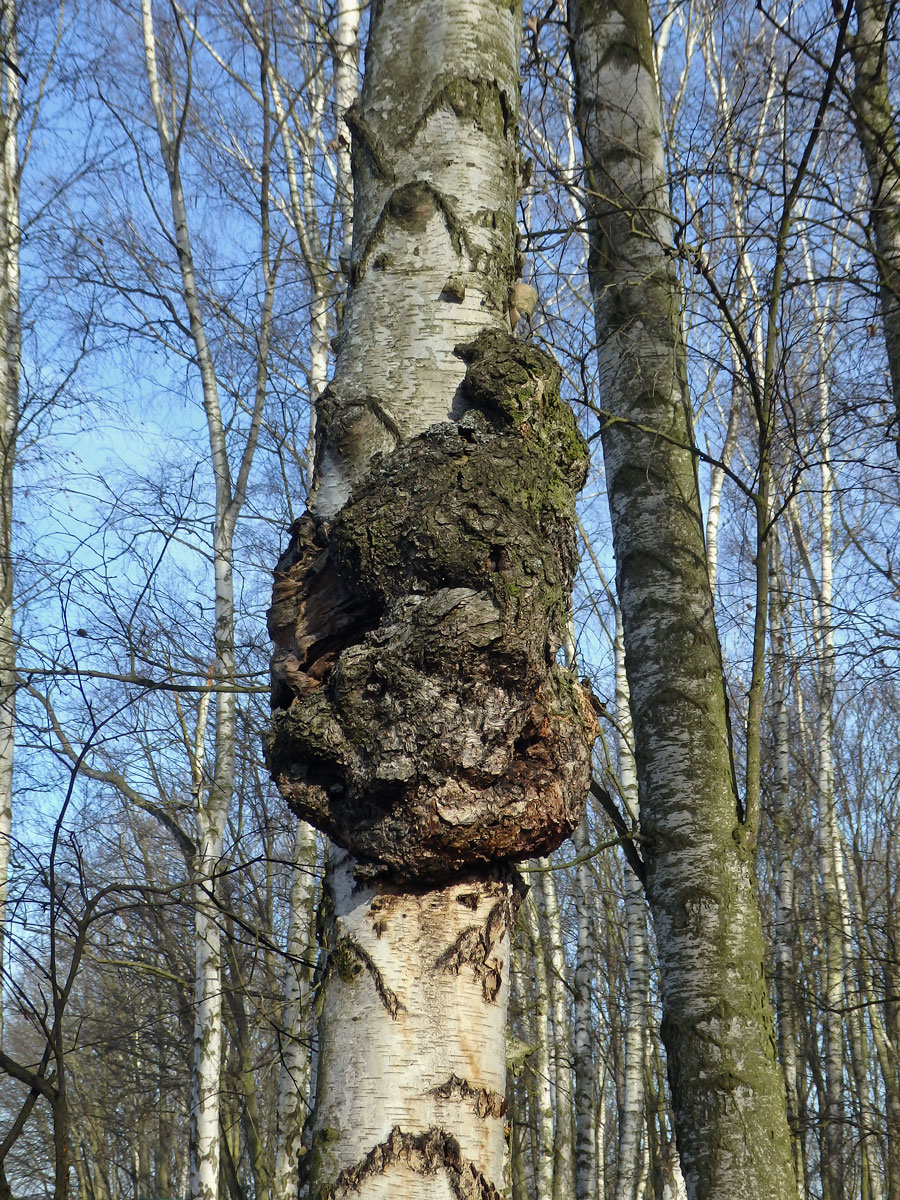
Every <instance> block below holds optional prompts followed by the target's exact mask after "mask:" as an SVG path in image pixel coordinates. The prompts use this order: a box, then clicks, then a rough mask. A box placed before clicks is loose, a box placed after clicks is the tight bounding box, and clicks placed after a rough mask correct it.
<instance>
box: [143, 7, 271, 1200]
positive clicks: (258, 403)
mask: <svg viewBox="0 0 900 1200" xmlns="http://www.w3.org/2000/svg"><path fill="white" fill-rule="evenodd" d="M179 30H180V27H179ZM141 31H142V35H143V49H144V62H145V67H146V76H147V84H148V89H149V93H150V101H151V105H152V109H153V114H154V117H155V121H156V131H157V136H158V139H159V148H160V154H161V157H162V161H163V165H164V167H165V171H166V177H167V180H168V185H169V199H170V204H171V214H172V237H173V241H174V246H175V249H176V252H177V256H178V266H179V272H180V276H181V291H182V299H183V302H184V306H185V309H186V312H187V316H188V325H189V329H190V336H191V341H192V343H193V351H194V359H195V361H196V364H197V368H198V371H199V375H200V382H201V387H202V395H203V410H204V414H205V417H206V425H207V431H208V437H209V450H210V459H211V464H212V473H213V480H214V484H215V520H214V527H213V554H212V559H213V575H214V589H215V604H214V612H215V625H214V629H213V643H214V648H215V657H214V664H213V671H212V683H213V684H214V685H215V686H216V689H217V690H216V695H215V702H214V703H215V713H214V757H213V764H212V771H211V778H210V780H209V784H208V787H204V779H203V773H202V759H203V746H204V733H205V724H206V716H205V710H204V715H203V720H202V722H198V736H197V740H196V745H195V759H194V785H195V819H196V846H197V854H196V862H195V887H194V892H195V918H194V934H195V974H194V1061H193V1071H192V1081H191V1105H190V1121H191V1169H190V1177H191V1182H190V1189H191V1197H192V1200H216V1196H217V1194H218V1189H219V1166H220V1128H221V1124H222V1120H221V1113H220V1073H221V1064H222V961H221V957H222V956H221V932H220V929H219V925H218V914H217V909H216V902H215V892H216V873H217V871H218V869H219V862H220V860H221V857H222V850H223V841H224V834H225V823H226V820H227V817H228V809H229V805H230V803H231V797H232V792H233V790H234V772H235V754H236V747H235V737H236V720H237V695H236V691H235V690H234V683H235V677H236V676H235V609H234V582H233V574H232V566H233V555H234V532H235V527H236V524H237V520H238V517H239V515H240V512H241V509H242V507H243V504H244V500H245V498H246V494H247V484H248V480H249V476H250V469H251V466H252V463H253V457H254V454H255V451H256V446H257V441H258V437H259V428H260V423H261V421H262V415H263V408H264V405H265V396H266V383H267V361H268V348H269V341H270V334H271V316H272V303H273V297H274V273H273V270H272V265H271V261H270V248H269V220H268V205H269V195H268V172H269V165H270V164H269V155H268V148H269V146H270V144H271V143H270V137H271V131H270V122H269V113H268V108H267V105H264V111H263V125H264V128H263V146H264V154H263V162H262V164H261V174H262V185H261V190H260V218H261V226H260V229H261V245H260V260H261V265H262V274H263V280H264V293H265V294H264V299H263V303H262V307H261V312H260V323H259V333H258V352H257V363H256V368H257V369H256V380H255V389H254V394H253V396H252V406H251V407H250V421H249V425H248V428H247V432H246V436H245V440H244V444H243V447H242V449H241V453H240V457H239V464H238V469H237V471H236V472H234V473H233V472H232V466H231V461H230V458H229V446H228V424H227V423H226V421H225V419H224V416H223V412H222V407H221V403H220V398H219V388H218V381H217V377H216V368H215V363H214V359H213V352H212V348H211V346H210V343H209V340H208V338H207V334H206V328H205V325H204V314H203V305H202V300H201V293H200V287H199V283H198V280H197V275H196V271H195V266H194V257H193V251H192V245H191V236H190V229H189V224H188V217H187V204H186V201H185V193H184V187H183V183H182V175H181V152H182V146H183V139H184V135H185V131H186V127H187V120H188V100H189V91H190V89H189V86H188V95H187V96H186V97H185V98H184V100H183V103H182V104H180V102H179V98H178V96H177V94H176V88H175V81H174V77H173V76H172V74H171V72H172V57H171V55H169V54H168V53H167V54H166V55H165V56H164V58H163V62H164V64H165V68H166V74H165V75H162V74H161V72H160V66H159V59H158V56H157V41H156V34H155V31H154V23H153V2H152V0H141ZM187 69H188V79H189V80H190V71H191V64H190V61H188V64H187ZM201 725H202V728H201Z"/></svg>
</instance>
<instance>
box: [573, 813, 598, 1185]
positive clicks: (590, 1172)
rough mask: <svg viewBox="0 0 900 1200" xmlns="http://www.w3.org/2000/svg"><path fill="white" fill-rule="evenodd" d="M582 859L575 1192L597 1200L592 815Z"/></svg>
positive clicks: (581, 834) (579, 848)
mask: <svg viewBox="0 0 900 1200" xmlns="http://www.w3.org/2000/svg"><path fill="white" fill-rule="evenodd" d="M572 840H573V842H574V845H575V850H576V852H577V856H578V859H579V862H578V866H577V868H576V876H575V922H576V928H577V945H576V952H575V954H576V958H575V980H574V985H575V996H574V1000H573V1005H574V1009H575V1026H574V1029H573V1031H572V1033H573V1036H572V1043H573V1066H574V1073H575V1196H576V1200H596V1198H597V1196H598V1191H597V1161H596V1142H597V1134H596V1128H595V1126H596V1122H597V1114H596V1094H597V1058H598V1055H597V1054H596V1053H595V1052H594V1045H593V1043H594V1029H593V1025H594V1022H593V1018H592V1013H591V994H592V991H593V979H594V973H595V971H596V969H597V950H596V945H595V938H594V928H595V920H594V909H593V905H592V904H591V897H592V893H593V884H592V879H591V870H590V864H589V862H588V861H587V856H588V854H589V853H590V850H591V843H590V836H589V833H588V818H587V814H585V817H584V820H583V821H582V823H581V824H580V825H579V826H578V829H577V830H576V831H575V834H574V835H573V839H572Z"/></svg>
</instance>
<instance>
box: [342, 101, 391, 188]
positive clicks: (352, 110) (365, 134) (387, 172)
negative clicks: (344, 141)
mask: <svg viewBox="0 0 900 1200" xmlns="http://www.w3.org/2000/svg"><path fill="white" fill-rule="evenodd" d="M344 123H345V124H346V126H347V128H348V129H349V130H350V139H351V154H352V155H354V156H355V155H357V154H358V153H359V152H360V151H365V153H366V154H367V155H368V158H369V162H370V163H371V164H372V170H373V171H374V173H375V174H376V175H378V176H379V177H380V178H381V179H386V180H390V181H391V182H393V179H394V172H393V170H392V168H391V165H390V163H389V162H388V156H387V154H386V152H385V148H384V145H383V144H382V141H381V139H380V138H379V136H378V134H377V133H376V132H375V130H374V129H372V127H371V126H370V125H369V124H368V122H367V121H366V120H365V119H364V118H363V115H362V107H361V105H360V102H359V99H358V98H357V99H356V100H354V101H353V103H352V104H351V105H350V107H349V108H348V109H347V111H346V112H345V113H344Z"/></svg>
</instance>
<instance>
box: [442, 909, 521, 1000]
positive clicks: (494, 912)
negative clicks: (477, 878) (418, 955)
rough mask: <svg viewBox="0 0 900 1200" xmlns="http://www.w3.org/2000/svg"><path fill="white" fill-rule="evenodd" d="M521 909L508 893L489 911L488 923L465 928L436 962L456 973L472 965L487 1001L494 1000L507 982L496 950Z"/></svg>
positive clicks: (444, 968) (471, 968)
mask: <svg viewBox="0 0 900 1200" xmlns="http://www.w3.org/2000/svg"><path fill="white" fill-rule="evenodd" d="M517 909H518V903H517V900H516V899H512V900H510V899H509V898H508V897H506V896H504V897H503V899H501V900H500V901H498V903H497V904H495V905H494V907H493V908H492V909H491V911H490V912H489V913H488V917H487V920H486V921H485V923H484V925H483V926H482V927H481V928H479V927H478V926H477V925H469V926H468V928H466V929H464V930H463V931H462V932H461V933H460V934H459V936H458V937H457V938H456V940H455V941H454V943H453V945H452V946H450V947H448V949H447V950H445V951H444V953H443V954H442V955H441V956H440V958H439V959H438V960H437V962H436V963H435V966H437V967H439V968H440V969H441V970H442V971H451V972H452V973H453V974H454V975H458V974H459V973H460V971H461V970H462V969H463V967H465V966H468V967H469V968H470V970H471V971H472V973H473V975H474V976H475V978H476V979H478V980H480V982H481V991H482V994H483V996H484V999H485V1002H486V1003H488V1004H493V1003H494V1002H495V1001H496V999H497V997H498V995H499V994H500V988H501V987H502V985H503V972H502V970H501V966H500V961H499V959H497V958H496V957H495V956H494V950H495V948H496V947H497V946H498V945H499V943H500V942H501V941H502V940H503V938H504V937H506V935H507V933H508V932H509V931H510V929H511V928H512V926H513V924H514V922H515V914H516V911H517Z"/></svg>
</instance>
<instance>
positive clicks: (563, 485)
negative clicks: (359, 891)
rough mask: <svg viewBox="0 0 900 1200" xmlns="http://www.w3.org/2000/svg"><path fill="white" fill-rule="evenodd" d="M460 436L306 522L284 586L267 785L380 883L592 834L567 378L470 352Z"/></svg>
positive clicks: (393, 458)
mask: <svg viewBox="0 0 900 1200" xmlns="http://www.w3.org/2000/svg"><path fill="white" fill-rule="evenodd" d="M458 353H459V354H460V355H461V356H462V357H463V359H464V360H465V361H466V363H467V372H466V377H465V380H464V383H463V385H462V386H463V395H464V398H465V400H466V401H467V402H468V403H469V404H470V405H471V407H470V409H469V410H468V411H467V412H466V414H465V415H464V417H463V418H462V419H461V420H460V421H458V422H447V423H443V424H438V425H434V426H432V427H431V428H430V429H428V430H426V431H425V432H424V433H423V434H421V435H419V436H418V437H416V438H413V439H412V440H411V441H409V442H407V443H405V444H404V445H402V446H400V447H399V448H398V449H396V450H395V451H394V452H393V453H391V454H388V455H386V456H376V458H375V459H374V460H373V462H372V465H371V470H370V473H369V474H368V475H367V476H366V478H365V479H364V480H363V481H362V482H361V483H359V484H358V485H357V486H356V487H355V488H354V490H353V492H352V493H351V496H350V498H349V500H348V502H347V504H346V505H345V506H344V507H343V508H342V509H341V511H340V512H339V513H338V514H337V516H336V517H335V518H334V520H333V521H332V522H330V523H324V522H320V521H317V520H316V519H315V518H314V517H312V516H310V515H308V514H307V515H306V516H304V517H303V518H302V519H301V520H300V521H298V522H296V523H295V525H294V526H293V527H292V531H291V541H290V544H289V546H288V548H287V551H286V552H285V554H284V555H283V556H282V558H281V560H280V561H279V563H278V566H277V567H276V569H275V586H274V591H273V603H272V608H271V609H270V611H269V632H270V634H271V636H272V639H273V641H274V643H275V652H274V654H273V658H272V676H273V686H272V705H273V709H274V711H273V717H272V725H271V729H270V732H269V734H268V737H267V740H266V750H267V755H268V762H269V767H270V769H271V771H272V774H273V777H274V779H275V781H276V783H277V785H278V787H279V789H280V791H281V793H282V794H283V795H284V796H285V797H286V799H287V800H288V802H289V803H290V804H291V806H292V807H293V808H294V810H295V811H296V812H297V813H298V814H299V815H300V816H302V817H303V818H304V819H305V820H307V821H309V822H310V823H311V824H313V825H315V826H317V827H318V828H319V829H322V830H324V831H325V832H326V833H328V834H329V836H330V837H331V838H332V839H333V840H334V841H336V842H337V843H338V844H339V845H341V846H344V847H346V849H348V850H349V851H350V852H351V853H352V854H353V855H354V856H356V857H357V858H358V859H360V860H362V862H363V864H364V866H366V867H367V868H368V869H369V870H371V871H373V872H386V873H393V874H396V875H399V876H400V877H402V878H405V879H415V878H422V879H439V878H442V877H447V876H449V875H452V874H456V873H458V872H460V871H464V870H466V869H469V868H471V867H473V866H475V865H478V864H483V863H486V862H489V861H497V860H508V861H515V860H520V859H523V858H528V857H530V856H532V855H535V854H545V853H547V852H549V851H550V850H551V849H553V848H554V847H555V846H557V845H558V844H559V843H560V842H561V841H562V840H563V839H564V838H565V837H566V836H567V835H568V834H569V833H571V831H572V830H573V829H574V827H575V825H576V824H577V822H578V820H579V818H580V815H581V810H582V807H583V804H584V799H585V796H586V794H587V789H588V785H589V781H590V756H591V745H592V743H593V740H594V736H595V734H596V722H595V718H594V715H593V711H592V709H591V706H590V704H589V702H588V696H587V694H586V692H585V691H584V689H583V688H582V687H581V685H580V684H579V683H578V681H577V679H576V678H575V677H574V676H573V675H572V674H571V673H570V672H569V671H567V670H566V669H564V668H563V667H561V666H560V665H559V664H558V663H557V661H556V658H557V653H558V651H559V648H560V644H561V637H562V633H563V630H564V626H565V622H566V620H567V616H568V611H569V597H570V594H571V589H572V580H573V576H574V572H575V566H576V549H575V536H574V513H575V496H576V493H577V491H578V490H579V489H580V488H581V487H582V486H583V484H584V481H585V478H586V473H587V462H588V452H587V447H586V445H585V443H584V440H583V438H582V437H581V435H580V433H579V432H578V428H577V426H576V423H575V419H574V417H573V415H572V413H571V411H570V409H569V408H568V406H567V405H566V404H564V403H563V402H562V401H561V399H560V395H559V380H560V373H559V368H558V367H557V366H556V364H555V362H554V361H553V360H552V359H551V358H549V357H548V356H547V355H545V354H543V353H542V352H541V351H539V350H537V349H536V348H535V347H533V346H528V345H523V344H522V343H518V342H516V341H514V340H513V339H512V338H511V337H509V336H508V335H507V334H505V333H497V332H489V333H483V334H481V335H480V336H479V337H478V338H477V339H476V340H475V341H474V342H472V343H470V344H468V345H466V346H462V347H459V349H458Z"/></svg>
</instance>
